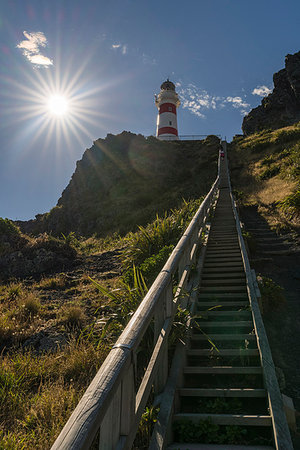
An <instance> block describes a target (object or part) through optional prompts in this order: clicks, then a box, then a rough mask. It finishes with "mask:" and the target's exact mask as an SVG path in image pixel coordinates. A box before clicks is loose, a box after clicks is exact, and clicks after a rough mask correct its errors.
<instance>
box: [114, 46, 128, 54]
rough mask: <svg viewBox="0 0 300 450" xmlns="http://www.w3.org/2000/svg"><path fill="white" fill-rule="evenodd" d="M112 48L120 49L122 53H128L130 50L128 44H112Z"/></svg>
mask: <svg viewBox="0 0 300 450" xmlns="http://www.w3.org/2000/svg"><path fill="white" fill-rule="evenodd" d="M111 48H112V49H113V50H120V51H121V53H122V55H126V53H127V50H128V46H127V44H112V46H111Z"/></svg>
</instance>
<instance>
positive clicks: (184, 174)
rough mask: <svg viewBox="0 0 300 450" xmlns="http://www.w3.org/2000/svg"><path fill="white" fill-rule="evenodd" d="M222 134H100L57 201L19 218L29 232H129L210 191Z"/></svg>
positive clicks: (90, 233) (85, 233) (100, 233)
mask: <svg viewBox="0 0 300 450" xmlns="http://www.w3.org/2000/svg"><path fill="white" fill-rule="evenodd" d="M218 145H219V139H218V138H217V137H216V136H209V137H208V138H207V139H205V140H203V141H189V142H187V141H186V142H181V141H159V140H158V139H156V138H154V137H149V138H145V137H143V136H141V135H135V134H132V133H128V132H123V133H121V134H119V135H117V136H113V135H108V136H107V137H106V139H98V140H97V141H95V143H94V145H93V146H92V147H91V148H90V149H88V150H86V151H85V153H84V155H83V157H82V160H81V161H78V162H77V167H76V170H75V173H74V174H73V176H72V179H71V181H70V183H69V185H68V186H67V187H66V189H65V190H64V192H63V193H62V196H61V198H60V199H59V201H58V204H57V206H56V207H54V208H53V209H52V210H51V211H50V212H49V213H47V214H42V215H38V216H37V219H36V220H35V221H31V222H29V223H25V224H22V223H21V224H20V225H21V227H22V229H24V230H25V231H27V232H28V231H29V232H34V233H41V232H45V231H46V232H51V233H53V234H55V235H58V236H59V235H61V233H64V234H68V233H69V232H71V231H75V232H76V233H79V234H81V235H84V236H90V235H92V234H94V233H96V234H97V235H98V236H105V235H106V234H107V233H113V232H117V233H121V234H124V233H127V232H128V231H130V230H134V228H135V227H136V226H137V224H140V225H144V224H146V223H147V222H149V221H151V220H153V219H154V218H155V215H156V214H157V213H163V212H164V211H165V210H169V209H170V208H175V207H177V206H178V205H179V204H180V203H181V201H182V199H183V198H185V199H192V198H197V197H199V196H201V195H203V194H205V193H206V192H207V191H208V188H209V187H210V186H211V184H212V182H213V180H214V179H215V177H216V173H217V152H218Z"/></svg>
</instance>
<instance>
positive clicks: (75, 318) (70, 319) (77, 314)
mask: <svg viewBox="0 0 300 450" xmlns="http://www.w3.org/2000/svg"><path fill="white" fill-rule="evenodd" d="M84 320H85V314H84V311H83V308H82V307H81V306H79V305H72V304H69V305H66V306H64V307H63V308H62V322H63V323H64V324H65V325H66V326H67V327H71V328H73V327H81V326H82V325H83V322H84Z"/></svg>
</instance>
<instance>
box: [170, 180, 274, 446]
mask: <svg viewBox="0 0 300 450" xmlns="http://www.w3.org/2000/svg"><path fill="white" fill-rule="evenodd" d="M195 306H196V318H195V319H194V325H193V327H192V333H191V336H190V340H189V345H188V347H189V348H188V350H187V356H186V365H185V367H184V369H183V386H182V387H181V388H180V389H179V390H178V402H177V403H178V411H177V412H176V414H175V415H174V438H175V440H176V438H177V439H178V438H179V442H178V443H177V441H176V443H175V444H173V445H172V446H170V447H169V448H170V449H175V448H176V449H187V448H189V449H191V448H197V449H198V448H199V449H200V448H209V447H207V446H206V445H205V446H204V444H203V445H201V446H200V444H201V441H200V443H197V446H196V447H195V444H194V443H193V442H189V441H188V440H186V434H187V433H186V429H187V428H188V427H189V428H191V423H194V424H196V428H195V435H197V433H198V429H199V425H198V426H197V424H199V423H200V424H201V427H202V428H205V426H206V427H207V430H208V432H207V436H205V432H203V439H204V442H208V443H209V444H211V443H212V444H214V442H213V437H211V436H209V434H212V433H213V430H214V425H218V428H216V429H217V433H216V443H218V440H219V442H220V441H222V440H224V442H226V439H227V445H226V447H224V446H223V445H222V446H219V445H218V446H217V447H216V446H215V445H214V448H226V449H229V448H231V447H228V445H229V444H231V442H233V443H238V441H239V440H240V442H241V445H239V446H238V448H264V449H267V448H273V447H269V446H266V445H263V444H269V443H272V418H271V415H270V412H269V410H268V398H267V391H266V389H265V388H264V383H263V369H262V366H261V363H260V357H259V350H258V347H257V340H256V335H255V332H254V324H253V320H252V313H251V308H250V303H249V299H248V293H247V286H246V277H245V271H244V266H243V260H242V255H241V250H240V247H239V240H238V235H237V230H236V223H235V218H234V214H233V211H232V204H231V198H230V193H229V189H228V188H223V189H221V190H220V194H219V198H218V202H217V205H216V210H215V214H214V218H213V221H212V225H211V229H210V233H209V238H208V242H207V250H206V254H205V260H204V265H203V269H202V276H201V283H200V288H199V294H198V296H197V302H196V305H195ZM203 332H204V333H205V334H203ZM207 335H208V336H209V339H210V340H208V339H207ZM211 341H212V342H213V344H214V345H212V343H211ZM185 424H186V429H185ZM210 430H211V431H210ZM182 440H183V441H185V442H184V443H182ZM251 442H253V443H254V447H253V445H251V446H249V445H246V444H247V443H251ZM192 445H193V446H192ZM258 445H260V447H258ZM261 445H263V446H261ZM233 448H234V447H233Z"/></svg>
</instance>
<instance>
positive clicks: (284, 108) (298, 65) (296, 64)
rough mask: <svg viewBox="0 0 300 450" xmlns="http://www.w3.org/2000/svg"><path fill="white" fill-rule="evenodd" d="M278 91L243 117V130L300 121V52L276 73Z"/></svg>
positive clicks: (255, 130)
mask: <svg viewBox="0 0 300 450" xmlns="http://www.w3.org/2000/svg"><path fill="white" fill-rule="evenodd" d="M273 82H274V90H273V92H272V93H271V94H269V95H268V96H267V97H265V98H264V99H263V100H262V102H261V105H260V106H258V107H257V108H254V109H252V111H250V113H249V114H248V115H247V116H245V118H244V120H243V125H242V129H243V133H244V134H245V135H249V134H252V133H255V132H257V131H262V130H264V129H277V128H281V127H284V126H288V125H292V124H293V123H295V122H298V121H299V120H300V52H298V53H295V54H294V55H287V56H286V57H285V68H284V69H282V70H280V71H279V72H277V73H275V74H274V75H273Z"/></svg>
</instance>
